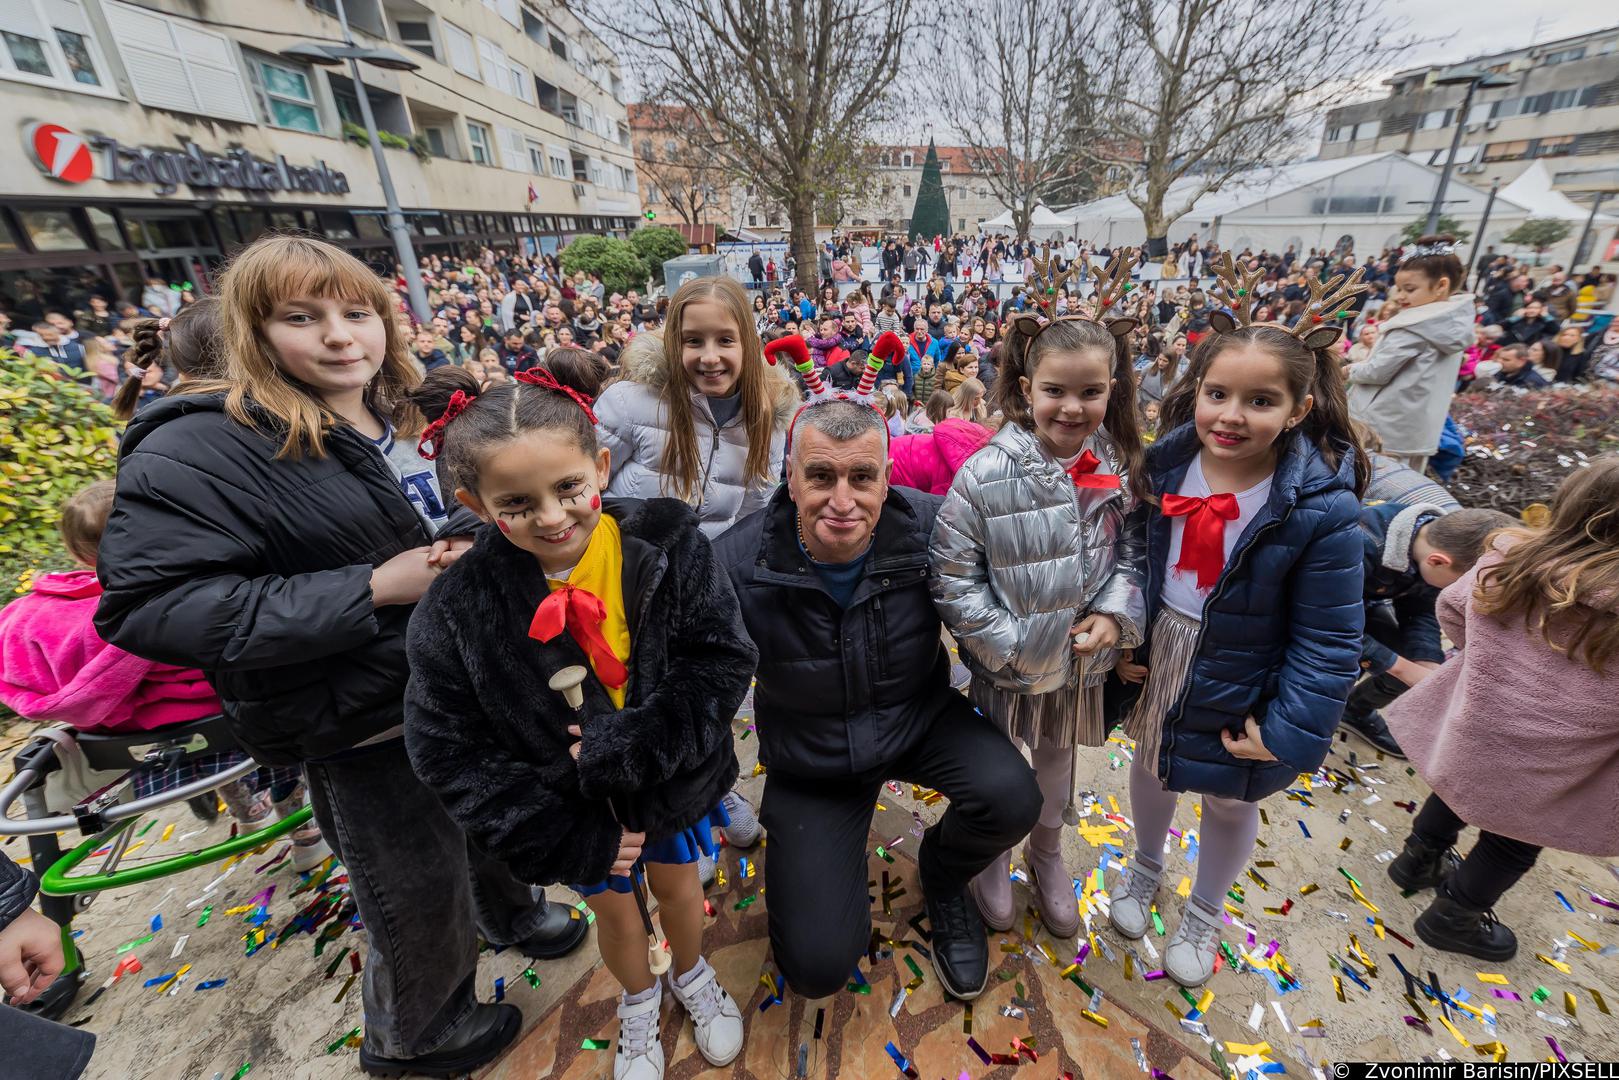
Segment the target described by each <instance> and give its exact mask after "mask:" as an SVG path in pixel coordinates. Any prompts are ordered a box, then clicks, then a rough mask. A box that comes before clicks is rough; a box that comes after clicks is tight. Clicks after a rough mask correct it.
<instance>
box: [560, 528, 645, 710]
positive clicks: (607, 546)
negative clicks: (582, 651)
mask: <svg viewBox="0 0 1619 1080" xmlns="http://www.w3.org/2000/svg"><path fill="white" fill-rule="evenodd" d="M564 582H565V583H566V584H569V585H572V586H573V587H574V588H576V589H584V590H585V591H586V592H589V593H592V594H594V595H595V596H596V597H598V598H599V599H600V600H601V602H602V607H604V608H606V609H607V615H606V618H604V619H603V620H602V627H601V629H602V637H604V638H606V639H607V644H608V645H609V646H610V647H611V648H612V650H613V655H614V656H616V657H618V658H619V660H620V661H621V662H622V663H624V665H625V667H626V668H628V666H629V659H630V620H629V616H628V615H627V614H626V612H625V608H624V543H623V540H622V538H621V537H620V535H619V531H618V522H616V521H614V520H613V519H612V518H611V517H609V516H608V515H606V514H603V515H602V516H601V520H600V521H598V522H597V523H596V530H595V531H594V532H592V533H591V534H590V543H588V544H586V545H585V553H584V554H583V555H581V556H580V557H579V563H578V565H576V566H575V567H574V568H573V569H572V570H570V571H569V572H568V576H567V577H566V578H552V577H547V578H546V584H547V585H548V586H550V587H551V588H552V589H555V588H556V587H557V586H558V585H560V584H562V583H564ZM598 676H599V673H598ZM603 685H604V686H606V684H605V683H603ZM628 688H629V684H628V683H626V684H625V685H624V686H619V687H612V686H606V690H607V696H608V697H610V698H612V699H613V707H614V708H618V709H622V708H623V707H624V691H625V690H626V689H628Z"/></svg>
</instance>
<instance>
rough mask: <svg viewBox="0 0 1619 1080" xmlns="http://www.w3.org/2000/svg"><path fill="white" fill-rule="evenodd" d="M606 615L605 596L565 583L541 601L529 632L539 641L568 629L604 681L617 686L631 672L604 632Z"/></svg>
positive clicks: (546, 639) (627, 677)
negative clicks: (603, 599) (608, 641)
mask: <svg viewBox="0 0 1619 1080" xmlns="http://www.w3.org/2000/svg"><path fill="white" fill-rule="evenodd" d="M606 619H607V605H606V604H604V603H602V600H601V597H599V596H597V595H596V594H595V593H593V592H590V591H589V590H587V589H580V588H577V587H575V586H573V585H562V586H559V587H558V588H557V589H555V590H554V591H553V592H552V593H551V595H550V596H547V597H546V598H545V599H544V600H541V601H540V606H539V608H538V609H537V610H535V612H534V619H533V621H532V622H530V623H529V626H528V636H529V637H531V638H534V639H535V640H536V641H551V640H553V639H554V638H556V636H557V635H558V634H560V633H562V631H563V630H567V631H568V633H570V634H572V635H573V640H574V641H576V642H578V643H579V647H580V648H581V649H583V650H584V651H585V656H587V657H589V659H590V666H591V668H592V670H594V671H595V672H596V677H597V678H598V679H600V680H601V681H602V685H603V686H610V687H612V688H613V689H615V690H616V689H618V688H619V687H621V686H624V685H626V684H627V683H628V682H629V681H630V673H629V669H627V668H626V667H625V666H624V661H622V660H620V659H619V658H618V657H617V656H616V655H614V653H613V647H612V646H611V645H609V644H608V643H607V637H606V635H604V634H603V633H602V623H603V622H605V621H606Z"/></svg>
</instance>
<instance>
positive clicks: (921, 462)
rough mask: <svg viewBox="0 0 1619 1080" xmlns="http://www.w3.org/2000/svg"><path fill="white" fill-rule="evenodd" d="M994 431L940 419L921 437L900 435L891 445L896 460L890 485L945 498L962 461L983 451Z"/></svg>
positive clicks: (973, 424) (890, 450)
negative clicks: (914, 489)
mask: <svg viewBox="0 0 1619 1080" xmlns="http://www.w3.org/2000/svg"><path fill="white" fill-rule="evenodd" d="M993 435H994V432H992V431H990V430H989V428H987V427H984V426H983V425H982V424H975V423H973V422H972V421H971V420H957V419H955V418H954V417H952V418H950V419H948V420H941V421H939V422H938V423H937V424H935V425H934V426H933V430H932V431H929V432H923V433H922V434H920V435H901V436H900V437H899V438H897V439H895V440H893V441H892V442H891V443H889V446H888V454H889V457H891V458H892V459H893V461H894V472H893V475H892V477H890V483H894V484H898V485H899V486H901V487H908V488H916V489H917V490H918V491H925V492H927V493H928V494H930V495H944V494H946V493H947V492H949V490H950V481H952V480H954V479H955V477H956V472H957V470H959V469H960V468H961V465H962V463H963V462H965V461H966V460H967V459H968V458H970V457H972V456H973V455H974V454H976V453H978V451H980V450H982V449H983V448H984V447H985V446H986V445H987V444H988V443H989V440H990V438H991V436H993Z"/></svg>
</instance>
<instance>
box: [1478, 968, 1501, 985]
mask: <svg viewBox="0 0 1619 1080" xmlns="http://www.w3.org/2000/svg"><path fill="white" fill-rule="evenodd" d="M1474 974H1475V975H1477V976H1478V981H1479V982H1481V983H1493V984H1494V985H1496V986H1507V985H1509V984H1508V982H1507V977H1506V976H1505V975H1497V974H1496V973H1495V972H1493V971H1476V972H1474Z"/></svg>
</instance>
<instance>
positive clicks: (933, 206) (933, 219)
mask: <svg viewBox="0 0 1619 1080" xmlns="http://www.w3.org/2000/svg"><path fill="white" fill-rule="evenodd" d="M942 173H943V170H942V169H940V168H939V151H938V150H937V149H936V148H935V147H934V145H933V140H932V139H929V140H928V156H927V159H926V160H924V161H923V162H922V182H921V183H920V184H919V185H917V189H916V206H915V208H913V209H912V210H911V235H912V236H922V237H926V238H932V237H934V236H949V235H950V201H949V200H948V199H946V198H945V197H944V180H943V179H942V178H941V175H942Z"/></svg>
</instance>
